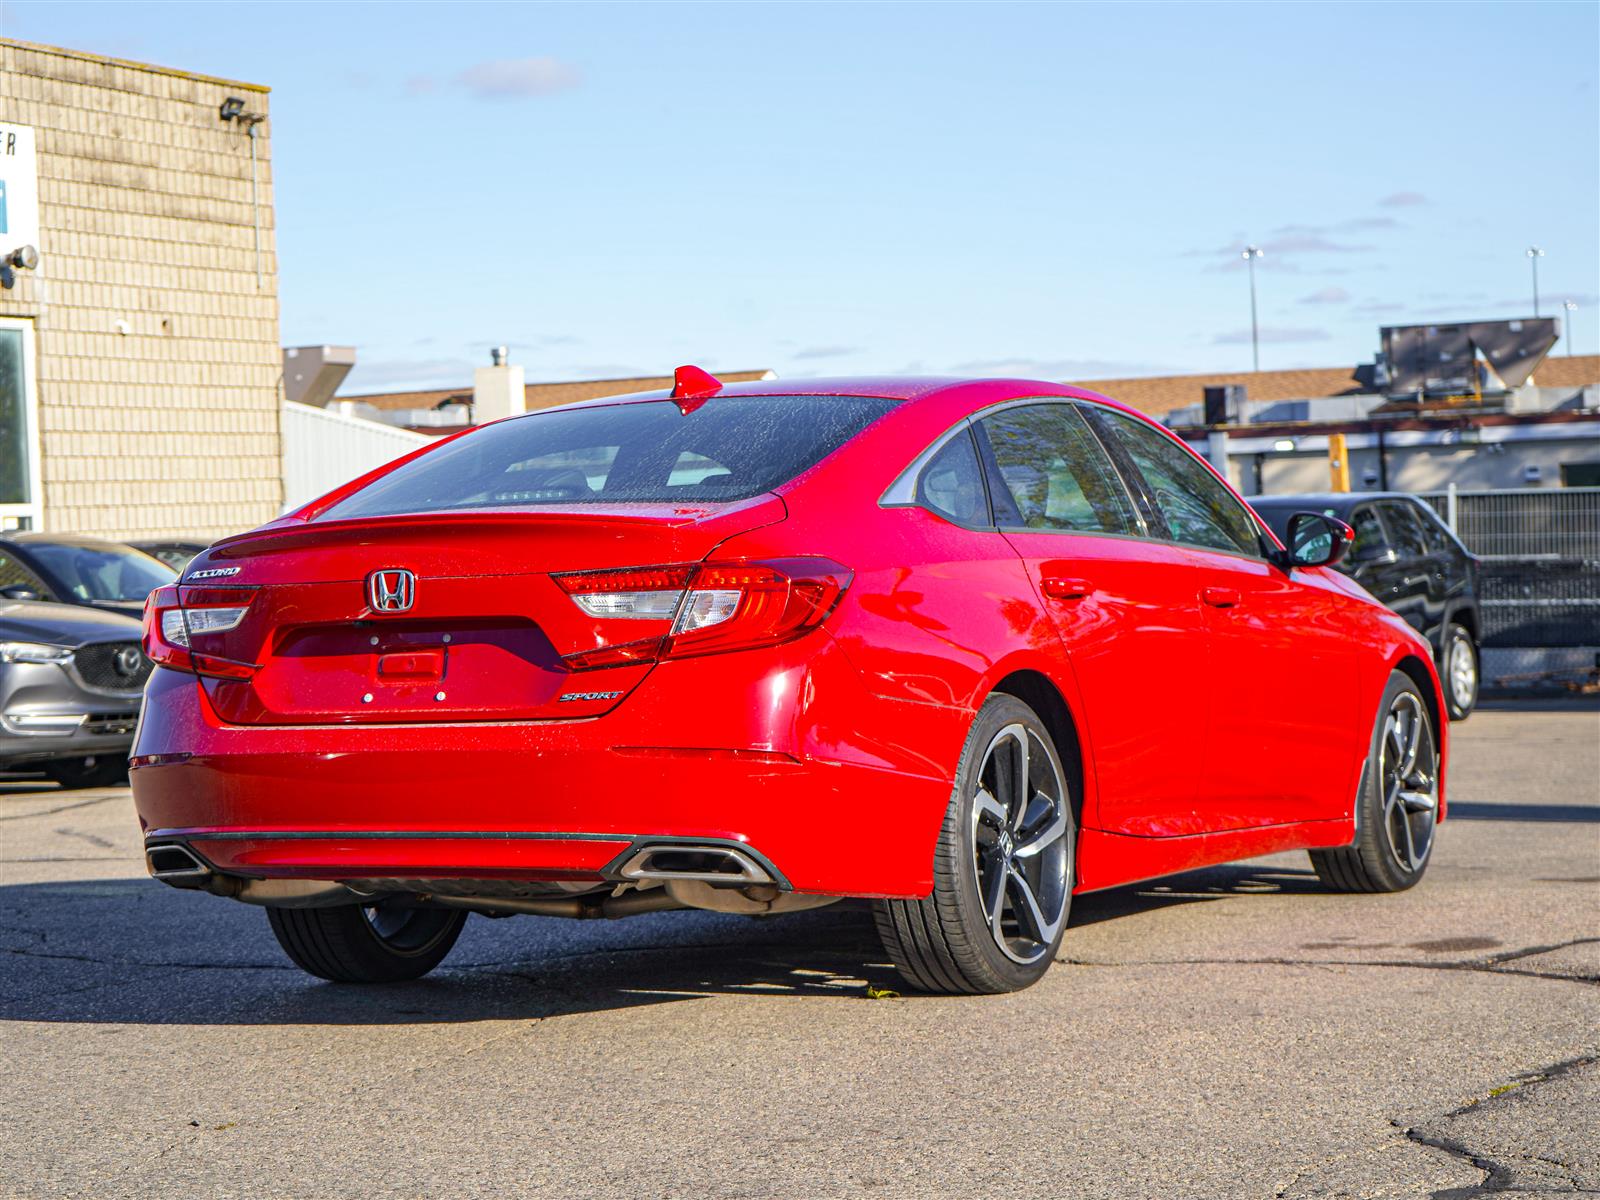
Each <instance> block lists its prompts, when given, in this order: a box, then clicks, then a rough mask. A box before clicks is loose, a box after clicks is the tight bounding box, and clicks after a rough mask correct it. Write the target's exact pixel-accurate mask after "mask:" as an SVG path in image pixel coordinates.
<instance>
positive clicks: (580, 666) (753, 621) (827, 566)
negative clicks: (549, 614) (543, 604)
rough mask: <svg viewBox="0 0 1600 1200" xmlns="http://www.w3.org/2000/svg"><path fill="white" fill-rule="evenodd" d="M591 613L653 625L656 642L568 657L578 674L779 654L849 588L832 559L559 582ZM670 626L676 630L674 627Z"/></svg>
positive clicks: (576, 576)
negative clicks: (769, 651) (758, 652)
mask: <svg viewBox="0 0 1600 1200" xmlns="http://www.w3.org/2000/svg"><path fill="white" fill-rule="evenodd" d="M554 579H555V581H556V583H558V584H559V585H560V586H561V588H562V590H564V591H565V592H566V593H567V594H568V595H569V596H571V597H572V600H573V603H574V604H576V605H577V606H578V607H579V608H580V609H582V610H583V611H584V612H585V613H587V614H589V615H590V616H592V617H598V618H601V619H603V620H617V619H621V620H654V621H659V622H661V624H662V625H663V626H664V628H663V629H662V630H661V631H660V632H659V633H657V634H656V635H655V636H652V637H646V638H639V639H630V640H628V641H625V642H621V643H616V644H612V645H606V646H601V647H598V648H596V649H594V650H583V651H579V652H578V653H576V654H569V655H567V656H566V658H565V662H566V664H567V665H568V666H569V667H571V668H573V669H574V670H587V669H590V668H594V667H613V666H620V665H622V664H624V663H639V662H655V661H658V660H660V659H664V658H687V657H690V656H691V655H696V654H719V653H721V652H723V651H726V650H745V649H749V648H751V647H755V646H775V645H778V644H779V643H781V642H786V641H789V640H790V639H791V638H796V637H799V636H800V635H801V634H802V633H805V632H806V631H807V630H809V629H814V628H816V627H817V626H818V625H820V624H822V622H823V621H824V620H825V619H826V618H827V616H828V614H829V613H830V612H832V611H833V609H834V606H835V605H837V604H838V603H839V598H840V597H841V596H843V595H844V592H845V589H846V588H848V587H849V586H850V579H851V572H850V571H849V570H848V569H847V568H845V567H841V566H840V565H839V564H838V563H836V562H832V561H831V560H829V559H826V558H786V559H774V560H768V561H763V562H723V563H702V564H699V565H697V566H666V567H643V568H625V569H623V570H618V571H578V572H573V573H571V574H566V575H556V576H554ZM669 622H670V623H669Z"/></svg>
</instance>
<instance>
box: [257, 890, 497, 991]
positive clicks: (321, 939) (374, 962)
mask: <svg viewBox="0 0 1600 1200" xmlns="http://www.w3.org/2000/svg"><path fill="white" fill-rule="evenodd" d="M267 920H268V921H269V922H270V923H271V925H272V932H273V933H274V934H276V935H277V938H278V945H280V946H282V947H283V951H284V953H285V954H287V955H288V956H289V957H290V958H291V959H293V960H294V965H295V966H297V967H299V968H300V969H301V970H302V971H305V972H307V973H309V974H311V975H315V976H317V978H319V979H327V980H330V981H332V982H333V983H399V982H401V981H403V980H407V979H420V978H421V977H422V976H424V975H426V974H427V973H428V972H429V971H431V970H433V969H434V968H435V967H437V966H438V965H439V963H440V962H441V961H443V959H444V956H445V955H446V954H449V953H450V947H452V946H454V945H455V944H456V938H457V937H458V936H460V934H461V927H462V926H463V925H464V924H466V920H467V914H466V913H465V912H463V911H461V910H460V909H449V908H392V907H389V906H386V905H375V906H372V907H366V906H362V905H357V904H347V905H340V906H339V907H337V908H271V907H269V908H268V909H267Z"/></svg>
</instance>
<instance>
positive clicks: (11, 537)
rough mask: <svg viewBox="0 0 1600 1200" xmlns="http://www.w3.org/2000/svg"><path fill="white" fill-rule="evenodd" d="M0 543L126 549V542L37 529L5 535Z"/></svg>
mask: <svg viewBox="0 0 1600 1200" xmlns="http://www.w3.org/2000/svg"><path fill="white" fill-rule="evenodd" d="M0 542H16V543H20V544H21V545H24V546H25V545H28V544H30V543H34V544H38V545H44V546H83V547H86V548H88V549H96V550H98V549H109V550H116V549H127V547H128V544H127V543H126V542H114V541H112V540H111V539H110V538H97V537H85V536H83V535H82V534H77V533H44V532H42V531H40V530H37V529H32V530H22V531H20V532H16V533H7V534H5V535H4V536H3V537H0Z"/></svg>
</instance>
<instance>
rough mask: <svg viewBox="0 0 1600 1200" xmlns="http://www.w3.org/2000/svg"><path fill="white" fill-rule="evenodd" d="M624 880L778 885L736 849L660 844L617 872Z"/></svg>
mask: <svg viewBox="0 0 1600 1200" xmlns="http://www.w3.org/2000/svg"><path fill="white" fill-rule="evenodd" d="M617 876H618V877H619V878H621V879H626V880H630V881H634V882H637V881H639V880H642V879H658V880H662V881H664V882H665V881H671V880H674V879H682V880H698V881H700V882H702V883H721V884H728V885H732V886H737V887H743V886H746V885H748V884H752V883H773V882H775V881H774V880H773V878H772V875H771V873H770V872H768V870H767V869H766V868H765V867H764V866H762V865H761V864H760V863H758V862H757V861H756V860H755V859H754V858H753V857H751V856H750V855H749V854H746V853H745V852H744V851H743V850H740V849H737V848H736V847H733V846H715V845H705V846H699V845H693V844H670V843H668V844H657V845H654V846H646V847H644V848H643V849H642V850H638V851H636V852H635V853H633V854H632V855H631V856H630V857H629V858H628V859H627V860H626V861H624V862H623V864H622V866H621V867H620V868H618V870H617Z"/></svg>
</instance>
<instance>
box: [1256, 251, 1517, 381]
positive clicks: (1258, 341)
mask: <svg viewBox="0 0 1600 1200" xmlns="http://www.w3.org/2000/svg"><path fill="white" fill-rule="evenodd" d="M1261 253H1262V251H1261V247H1260V246H1246V247H1245V248H1244V250H1243V251H1241V257H1243V259H1244V265H1245V266H1246V267H1248V268H1249V270H1250V362H1251V364H1252V369H1253V370H1255V371H1256V372H1258V373H1259V372H1260V370H1261V332H1260V330H1259V329H1258V328H1257V327H1256V259H1258V258H1260V257H1261ZM1536 315H1537V314H1536Z"/></svg>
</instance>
